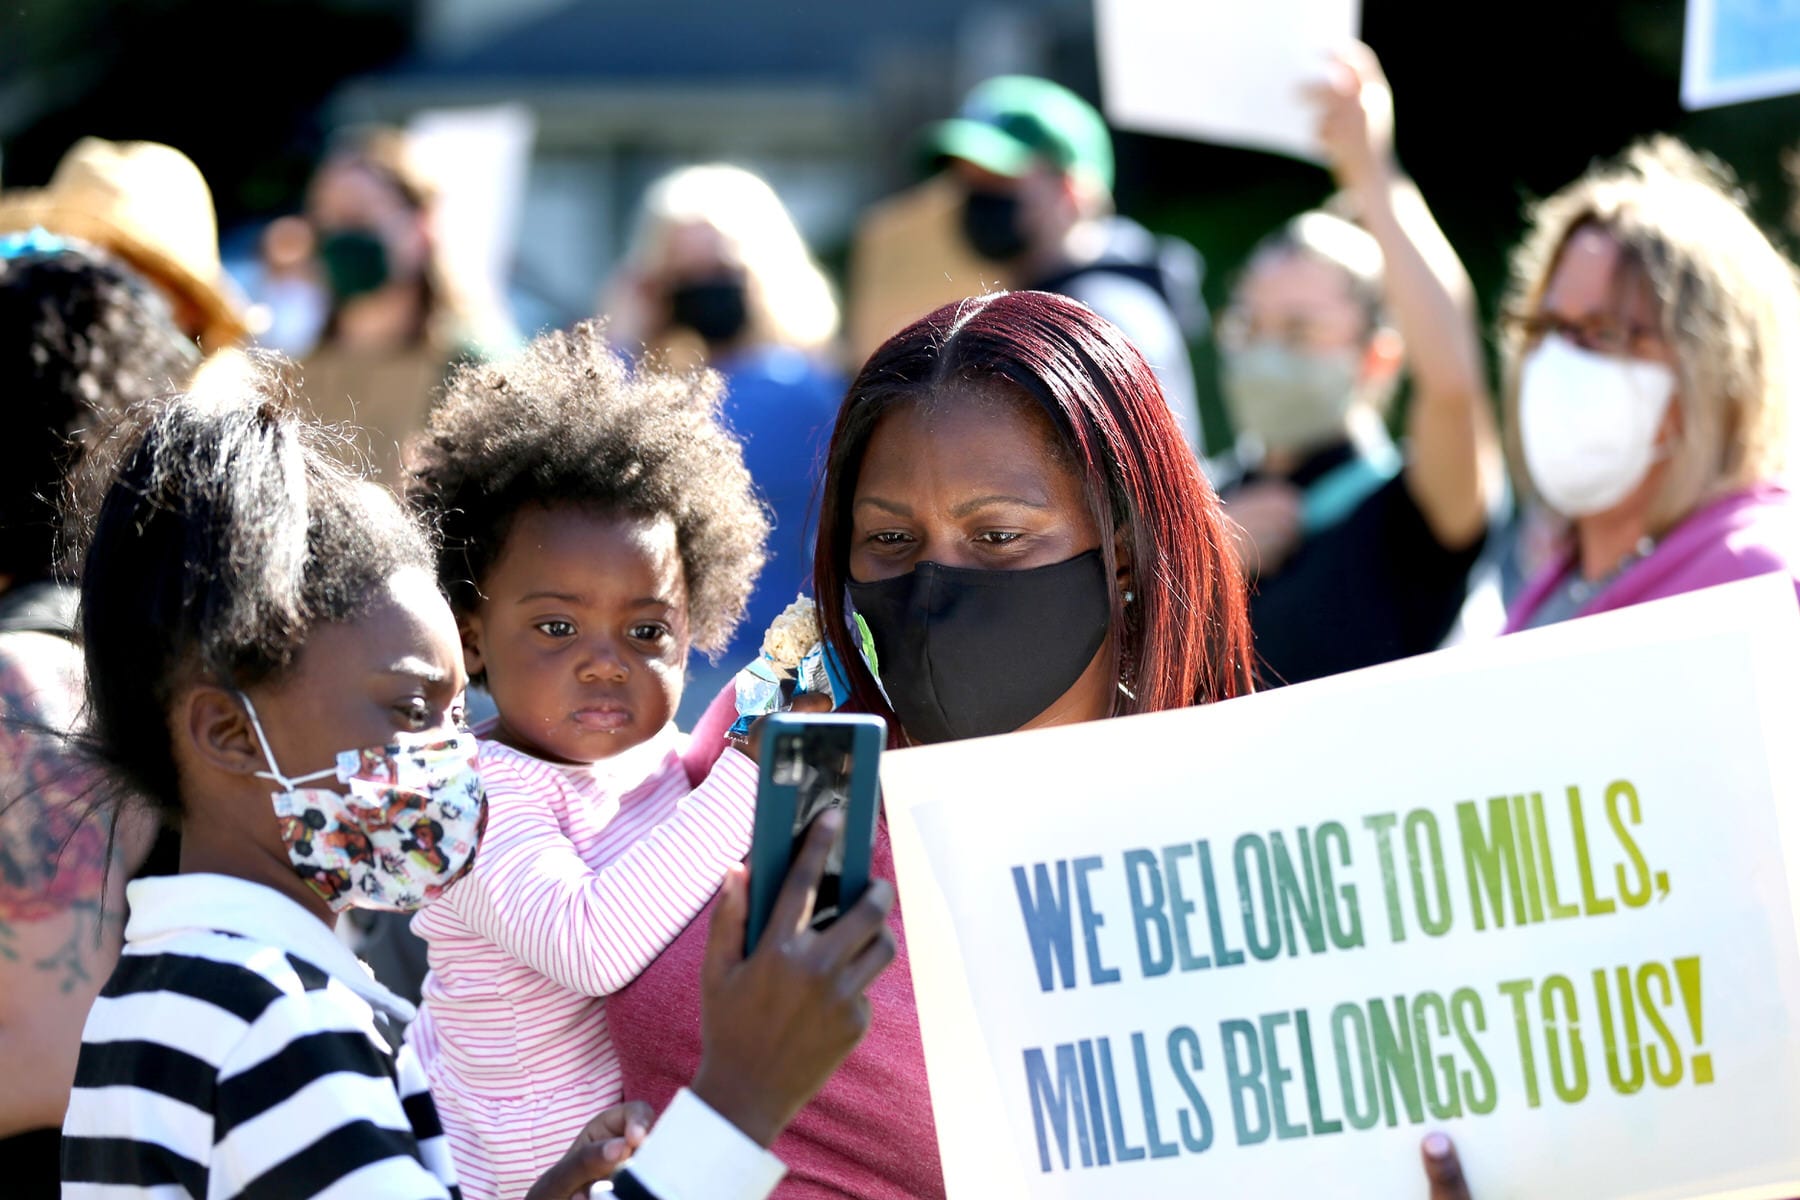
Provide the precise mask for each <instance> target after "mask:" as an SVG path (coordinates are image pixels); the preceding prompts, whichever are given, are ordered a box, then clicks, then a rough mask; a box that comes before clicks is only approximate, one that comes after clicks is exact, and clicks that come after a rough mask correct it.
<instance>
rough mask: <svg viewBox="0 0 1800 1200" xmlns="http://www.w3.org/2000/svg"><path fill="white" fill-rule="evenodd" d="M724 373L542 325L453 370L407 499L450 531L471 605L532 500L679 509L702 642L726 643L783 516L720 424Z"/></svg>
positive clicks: (704, 646)
mask: <svg viewBox="0 0 1800 1200" xmlns="http://www.w3.org/2000/svg"><path fill="white" fill-rule="evenodd" d="M723 390H724V384H723V381H722V380H721V379H720V377H719V376H718V375H717V374H715V373H713V372H711V371H696V372H691V373H686V374H676V373H674V372H671V371H667V370H664V369H662V368H660V367H658V366H657V365H655V364H654V363H651V364H644V365H639V366H637V367H635V368H634V367H631V366H629V365H627V364H626V362H625V361H624V360H623V359H622V358H620V357H619V355H618V354H617V353H616V352H614V351H613V350H612V349H611V348H610V347H609V346H608V345H607V343H606V341H605V338H604V336H603V334H602V331H601V327H600V326H599V324H598V323H596V322H587V323H584V324H581V325H578V326H576V327H575V328H574V329H572V330H568V331H562V330H556V331H552V332H549V333H545V334H541V335H539V336H538V337H537V338H535V339H533V340H532V341H531V343H530V344H528V345H527V346H526V347H525V348H524V349H523V350H522V351H520V352H519V353H518V354H517V355H515V356H513V357H512V358H509V359H505V360H501V361H498V362H492V363H475V364H470V365H468V366H465V367H462V368H461V369H459V370H458V371H457V372H456V373H455V375H454V376H453V377H452V378H451V380H450V383H449V385H448V388H447V391H446V394H445V396H444V399H443V402H442V403H441V404H439V405H438V407H437V408H436V410H435V411H434V412H433V413H432V415H431V418H430V421H429V423H428V425H427V427H426V431H425V434H424V436H423V437H422V439H421V440H420V441H419V442H417V443H416V444H415V445H414V446H413V447H412V448H411V452H410V454H409V456H408V472H407V475H408V486H407V498H408V500H409V501H410V502H411V503H412V504H413V506H414V507H415V508H416V509H417V510H418V511H419V512H420V513H421V514H422V515H423V516H425V517H426V518H427V519H428V520H429V521H431V522H433V523H434V524H435V525H436V527H437V529H438V531H439V534H440V537H441V539H442V549H441V550H440V552H439V555H438V578H439V581H440V582H441V583H442V584H443V587H444V591H445V592H446V593H447V594H448V595H449V597H450V603H451V605H452V607H454V608H455V609H456V610H457V611H458V612H459V613H472V612H474V611H475V609H476V608H477V607H478V606H479V605H480V602H481V596H482V592H481V585H482V580H483V579H484V577H485V576H486V574H487V572H488V570H489V569H490V568H491V567H492V566H493V564H494V563H495V562H497V561H498V560H499V558H500V554H501V551H502V550H503V548H504V546H505V543H506V537H507V533H508V531H509V529H510V527H511V525H512V521H513V517H514V516H515V514H517V513H518V511H519V510H520V509H521V508H522V507H524V506H525V505H528V504H543V505H548V506H551V507H556V506H558V505H565V504H568V505H578V506H580V507H582V508H586V509H591V510H594V511H597V512H603V513H618V514H622V515H624V514H629V515H631V516H639V517H656V516H663V515H666V516H667V517H668V518H669V519H670V520H671V521H672V522H673V523H674V525H675V537H676V544H677V545H678V546H679V547H680V551H681V565H682V569H683V571H684V573H685V574H686V576H687V593H688V626H689V630H690V633H691V638H692V643H693V645H694V646H695V647H696V648H698V649H700V650H703V651H707V652H709V653H717V652H718V651H720V650H723V649H724V648H725V646H726V645H727V643H729V642H730V640H731V634H732V632H733V630H735V629H736V628H737V625H738V622H739V621H740V620H742V618H743V615H744V606H745V604H746V602H747V601H748V600H749V598H750V592H751V588H752V586H753V585H754V584H755V582H756V576H757V573H758V572H759V571H761V570H762V565H763V557H764V555H763V546H764V543H765V542H766V541H767V539H768V534H769V520H768V516H767V514H766V512H765V510H764V507H763V505H762V502H761V501H760V500H759V499H758V498H757V496H756V493H755V490H754V488H753V487H752V485H751V482H750V472H749V471H748V470H747V469H746V468H745V466H744V452H743V447H742V446H741V445H739V443H738V440H737V438H736V437H734V436H733V435H732V433H731V431H730V430H729V429H727V428H726V426H725V424H724V422H723V421H722V420H721V418H720V414H719V406H720V402H721V400H722V398H723Z"/></svg>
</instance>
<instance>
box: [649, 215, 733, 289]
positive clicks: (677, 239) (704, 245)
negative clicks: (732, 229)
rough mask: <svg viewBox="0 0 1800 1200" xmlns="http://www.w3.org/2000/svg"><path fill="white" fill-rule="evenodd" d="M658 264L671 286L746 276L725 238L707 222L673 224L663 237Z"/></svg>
mask: <svg viewBox="0 0 1800 1200" xmlns="http://www.w3.org/2000/svg"><path fill="white" fill-rule="evenodd" d="M659 265H660V268H661V271H660V275H661V278H662V279H663V280H664V281H665V282H666V283H667V284H668V285H669V286H671V287H675V286H679V285H680V284H683V283H710V282H712V281H714V280H718V279H725V278H738V279H741V278H742V277H743V274H744V264H743V262H742V261H741V260H740V259H739V258H738V256H737V255H736V254H735V253H734V252H733V251H732V249H731V246H730V245H729V244H728V243H727V242H726V240H725V237H724V235H723V234H721V233H720V232H719V231H718V230H717V229H716V228H714V227H713V226H712V224H711V223H709V222H706V221H683V222H680V223H678V224H675V225H671V226H670V227H669V228H668V229H667V230H666V231H665V232H664V235H663V241H662V253H661V256H660V264H659Z"/></svg>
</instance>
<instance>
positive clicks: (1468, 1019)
mask: <svg viewBox="0 0 1800 1200" xmlns="http://www.w3.org/2000/svg"><path fill="white" fill-rule="evenodd" d="M1796 730H1800V615H1797V612H1796V607H1795V598H1794V591H1793V585H1792V583H1791V581H1787V580H1785V579H1780V578H1774V579H1765V580H1754V581H1750V582H1747V583H1743V584H1736V585H1731V586H1729V587H1725V588H1719V589H1714V590H1713V591H1712V592H1710V593H1696V594H1694V595H1690V596H1684V597H1678V598H1676V599H1674V600H1670V601H1665V602H1659V603H1657V604H1652V605H1643V606H1640V607H1638V608H1636V609H1632V610H1627V611H1626V612H1622V613H1619V614H1614V615H1611V616H1603V617H1596V618H1592V619H1589V620H1585V621H1582V622H1579V623H1572V624H1570V625H1568V626H1564V627H1559V628H1555V629H1549V630H1544V631H1542V632H1540V633H1536V634H1522V635H1517V636H1515V637H1513V638H1510V639H1505V640H1503V641H1501V642H1499V643H1495V644H1492V645H1483V646H1476V647H1469V648H1466V649H1459V650H1451V651H1446V652H1444V653H1442V654H1440V655H1434V656H1430V657H1429V658H1427V659H1422V660H1415V661H1414V662H1411V663H1405V664H1396V666H1395V667H1393V668H1388V669H1382V668H1377V669H1375V670H1371V671H1368V672H1363V673H1361V674H1360V676H1359V677H1358V678H1356V679H1351V680H1333V681H1327V682H1324V683H1322V684H1320V685H1302V686H1299V687H1294V688H1289V689H1285V690H1282V691H1278V692H1271V693H1267V694H1262V695H1257V696H1252V697H1247V698H1245V699H1241V700H1237V701H1232V702H1230V703H1227V704H1219V705H1213V706H1210V707H1206V708H1199V709H1189V710H1185V711H1180V712H1173V713H1160V714H1154V715H1149V716H1142V717H1132V718H1123V719H1119V720H1113V721H1100V722H1094V723H1091V724H1087V725H1081V726H1075V727H1070V728H1065V729H1058V730H1045V731H1040V732H1034V733H1026V734H1015V735H1012V736H1010V737H1007V738H999V739H986V740H980V741H970V742H959V743H951V744H947V745H942V746H931V747H924V748H920V749H913V750H906V751H902V752H899V753H895V754H892V755H889V756H888V757H887V760H886V761H885V762H884V764H883V768H882V782H883V789H884V793H885V802H886V804H887V808H888V813H889V827H890V830H891V833H892V836H893V839H894V849H895V861H896V867H897V871H898V875H899V880H898V882H899V886H900V893H901V897H902V901H903V903H904V905H905V912H906V931H907V946H908V953H909V955H910V957H911V963H912V971H913V982H914V987H915V990H916V992H917V995H918V1003H919V1016H920V1023H921V1026H922V1028H923V1032H924V1037H925V1056H926V1065H927V1068H928V1071H929V1074H930V1079H931V1091H932V1104H933V1108H934V1112H935V1117H936V1122H937V1130H938V1137H939V1143H940V1148H941V1151H942V1154H943V1160H944V1168H945V1175H946V1181H947V1184H948V1187H949V1193H950V1196H951V1197H952V1200H956V1198H958V1197H974V1196H980V1197H984V1198H991V1197H1031V1198H1034V1200H1035V1198H1038V1197H1059V1198H1060V1197H1101V1196H1105V1197H1109V1198H1110V1197H1113V1196H1118V1195H1133V1196H1138V1195H1142V1196H1158V1197H1161V1196H1168V1197H1188V1196H1237V1195H1251V1194H1258V1195H1275V1196H1282V1195H1301V1194H1312V1193H1316V1192H1319V1191H1321V1190H1324V1191H1327V1192H1329V1194H1331V1195H1333V1196H1343V1197H1351V1198H1360V1197H1368V1198H1369V1200H1375V1198H1380V1200H1392V1198H1393V1197H1395V1196H1409V1195H1423V1193H1424V1179H1423V1175H1422V1172H1421V1170H1420V1167H1419V1159H1418V1142H1419V1139H1420V1137H1421V1136H1422V1135H1423V1133H1424V1132H1425V1131H1426V1130H1427V1129H1432V1128H1438V1129H1443V1130H1445V1131H1447V1132H1449V1133H1450V1134H1451V1135H1452V1136H1453V1137H1454V1138H1455V1139H1456V1140H1457V1144H1458V1147H1459V1150H1460V1151H1461V1154H1462V1157H1463V1162H1464V1165H1465V1168H1466V1170H1467V1172H1468V1174H1469V1176H1470V1178H1471V1180H1472V1182H1473V1183H1474V1185H1475V1193H1476V1195H1477V1196H1478V1197H1479V1200H1511V1198H1517V1200H1524V1198H1526V1197H1530V1198H1532V1200H1553V1198H1555V1197H1578V1196H1579V1197H1584V1198H1602V1200H1605V1198H1613V1200H1625V1198H1632V1200H1678V1198H1683V1197H1696V1196H1714V1195H1725V1194H1732V1195H1734V1196H1740V1197H1745V1198H1747V1197H1751V1196H1756V1197H1773V1196H1793V1195H1797V1194H1800V1137H1796V1131H1797V1130H1800V938H1797V935H1796V928H1797V921H1800V914H1797V911H1796V895H1795V891H1794V889H1793V887H1792V886H1791V881H1790V872H1789V868H1788V865H1787V864H1789V863H1795V862H1800V811H1796V805H1797V804H1800V753H1797V750H1796V746H1795V742H1796V739H1795V736H1794V735H1795V731H1796ZM1322 1181H1328V1183H1325V1184H1324V1186H1323V1188H1322V1187H1321V1184H1322Z"/></svg>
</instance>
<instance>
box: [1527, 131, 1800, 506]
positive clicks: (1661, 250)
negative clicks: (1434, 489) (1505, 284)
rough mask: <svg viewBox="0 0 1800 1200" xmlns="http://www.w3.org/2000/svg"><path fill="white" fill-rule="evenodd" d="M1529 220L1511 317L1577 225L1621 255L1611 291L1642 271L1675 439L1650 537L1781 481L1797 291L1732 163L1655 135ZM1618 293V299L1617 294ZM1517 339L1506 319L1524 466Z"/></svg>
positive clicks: (1796, 347)
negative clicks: (1721, 500) (1674, 414)
mask: <svg viewBox="0 0 1800 1200" xmlns="http://www.w3.org/2000/svg"><path fill="white" fill-rule="evenodd" d="M1530 218H1531V229H1530V231H1529V232H1528V233H1527V235H1526V237H1525V240H1524V241H1523V242H1521V243H1520V245H1519V247H1518V248H1517V249H1516V250H1515V251H1514V253H1513V259H1512V275H1513V280H1512V289H1511V292H1510V295H1509V297H1508V304H1507V311H1508V312H1510V313H1513V314H1516V315H1529V314H1535V313H1536V312H1538V311H1539V309H1540V307H1541V305H1542V302H1543V298H1544V292H1545V290H1546V289H1547V288H1548V287H1549V284H1550V277H1551V275H1552V273H1553V272H1554V271H1555V270H1556V265H1557V262H1558V261H1559V260H1560V258H1561V256H1562V251H1563V247H1564V246H1565V245H1567V244H1568V241H1569V239H1570V237H1571V236H1573V235H1574V234H1575V233H1576V231H1578V230H1581V229H1584V228H1593V229H1597V230H1599V231H1601V232H1603V233H1605V234H1606V235H1607V236H1608V237H1609V238H1611V239H1612V240H1613V241H1614V242H1615V243H1617V244H1618V246H1619V249H1620V251H1621V259H1620V264H1621V269H1620V271H1619V272H1618V274H1617V278H1616V279H1615V280H1614V284H1613V286H1614V288H1615V291H1616V292H1618V291H1620V289H1623V288H1626V287H1630V286H1632V285H1633V280H1634V279H1641V280H1642V281H1643V283H1644V284H1646V285H1647V286H1648V288H1649V291H1650V294H1651V297H1652V299H1653V301H1654V305H1655V310H1656V313H1657V319H1658V322H1659V324H1660V327H1661V333H1662V336H1663V339H1664V340H1665V341H1666V342H1667V344H1668V345H1669V346H1670V347H1671V348H1672V349H1673V350H1674V354H1675V371H1676V377H1677V379H1678V381H1679V383H1678V387H1677V389H1676V403H1677V404H1678V405H1679V406H1680V411H1681V417H1682V435H1681V439H1680V444H1679V445H1677V446H1676V447H1675V448H1674V451H1673V453H1672V455H1671V458H1670V460H1669V471H1668V475H1667V477H1666V479H1665V481H1664V484H1663V488H1662V491H1661V494H1659V495H1658V496H1657V497H1656V498H1655V500H1654V502H1653V503H1652V505H1651V508H1650V513H1649V525H1650V530H1651V532H1652V533H1656V534H1660V533H1662V532H1665V531H1667V530H1668V529H1669V528H1671V527H1672V526H1674V525H1676V524H1677V523H1679V522H1680V521H1681V520H1683V519H1684V518H1685V517H1687V516H1688V515H1689V514H1690V513H1692V512H1693V511H1694V509H1695V508H1697V507H1699V506H1700V505H1701V504H1702V503H1704V502H1706V501H1708V500H1711V499H1714V498H1716V497H1718V496H1721V495H1724V494H1726V493H1729V492H1732V491H1736V490H1738V489H1741V488H1743V487H1747V486H1749V485H1750V484H1752V483H1755V482H1758V481H1761V480H1767V479H1771V478H1774V477H1776V476H1778V475H1779V474H1780V473H1781V472H1782V470H1783V468H1784V466H1785V462H1786V455H1787V416H1788V414H1787V410H1788V404H1789V401H1790V394H1791V393H1792V391H1793V386H1794V381H1793V375H1794V372H1795V370H1796V360H1795V355H1796V354H1797V353H1800V286H1797V284H1796V279H1795V273H1794V267H1793V264H1792V263H1790V262H1789V261H1788V259H1787V257H1786V256H1785V255H1784V254H1782V252H1781V251H1780V250H1778V249H1776V247H1775V245H1774V244H1773V243H1772V242H1770V240H1769V238H1768V237H1767V236H1766V235H1765V234H1764V233H1763V232H1762V230H1761V229H1759V228H1757V226H1756V223H1755V222H1754V221H1753V220H1752V219H1751V217H1750V214H1749V212H1748V211H1747V209H1746V207H1745V202H1744V198H1743V195H1742V193H1741V192H1739V191H1738V189H1737V187H1736V184H1735V182H1734V180H1733V179H1732V176H1731V174H1730V172H1729V170H1728V169H1727V168H1726V167H1724V166H1723V165H1722V164H1721V163H1719V162H1718V161H1717V160H1716V159H1713V158H1711V157H1710V156H1704V155H1701V154H1698V153H1696V152H1695V151H1693V150H1690V149H1689V148H1688V147H1687V146H1685V145H1683V144H1682V143H1681V142H1679V141H1677V140H1675V139H1674V138H1672V137H1668V136H1666V135H1659V136H1656V137H1653V138H1649V139H1647V140H1645V141H1642V142H1639V143H1637V144H1635V145H1633V146H1632V147H1631V148H1630V149H1628V150H1626V152H1625V153H1624V154H1623V155H1621V156H1620V157H1619V158H1618V159H1617V160H1616V161H1612V162H1607V163H1600V164H1596V165H1595V166H1594V167H1592V168H1590V169H1589V171H1588V172H1587V174H1585V175H1583V176H1582V177H1581V178H1580V179H1578V180H1576V181H1575V182H1574V183H1572V184H1570V185H1569V186H1567V187H1565V188H1563V189H1562V190H1561V191H1559V192H1557V193H1556V194H1555V195H1553V196H1551V197H1550V198H1549V199H1547V200H1544V201H1542V202H1540V203H1539V204H1537V205H1536V206H1535V207H1534V208H1533V209H1532V211H1531V213H1530ZM1615 301H1616V302H1617V303H1619V305H1620V307H1622V306H1623V302H1622V298H1621V297H1620V296H1617V295H1616V296H1615ZM1525 336H1526V333H1525V331H1524V330H1522V329H1520V328H1517V327H1516V326H1512V327H1509V328H1507V329H1505V330H1503V331H1502V335H1501V345H1502V350H1503V363H1504V373H1505V403H1506V416H1507V435H1506V436H1507V447H1508V452H1509V453H1510V454H1511V455H1512V457H1513V461H1514V463H1515V465H1518V466H1520V467H1521V468H1522V466H1523V464H1524V461H1525V460H1524V454H1523V447H1522V445H1521V443H1520V440H1519V432H1518V430H1519V370H1520V366H1521V359H1522V358H1523V355H1524V351H1525V345H1524V339H1525ZM1521 474H1523V472H1522V471H1521ZM1524 482H1525V483H1526V484H1527V486H1528V485H1529V480H1528V479H1526V480H1524Z"/></svg>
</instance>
